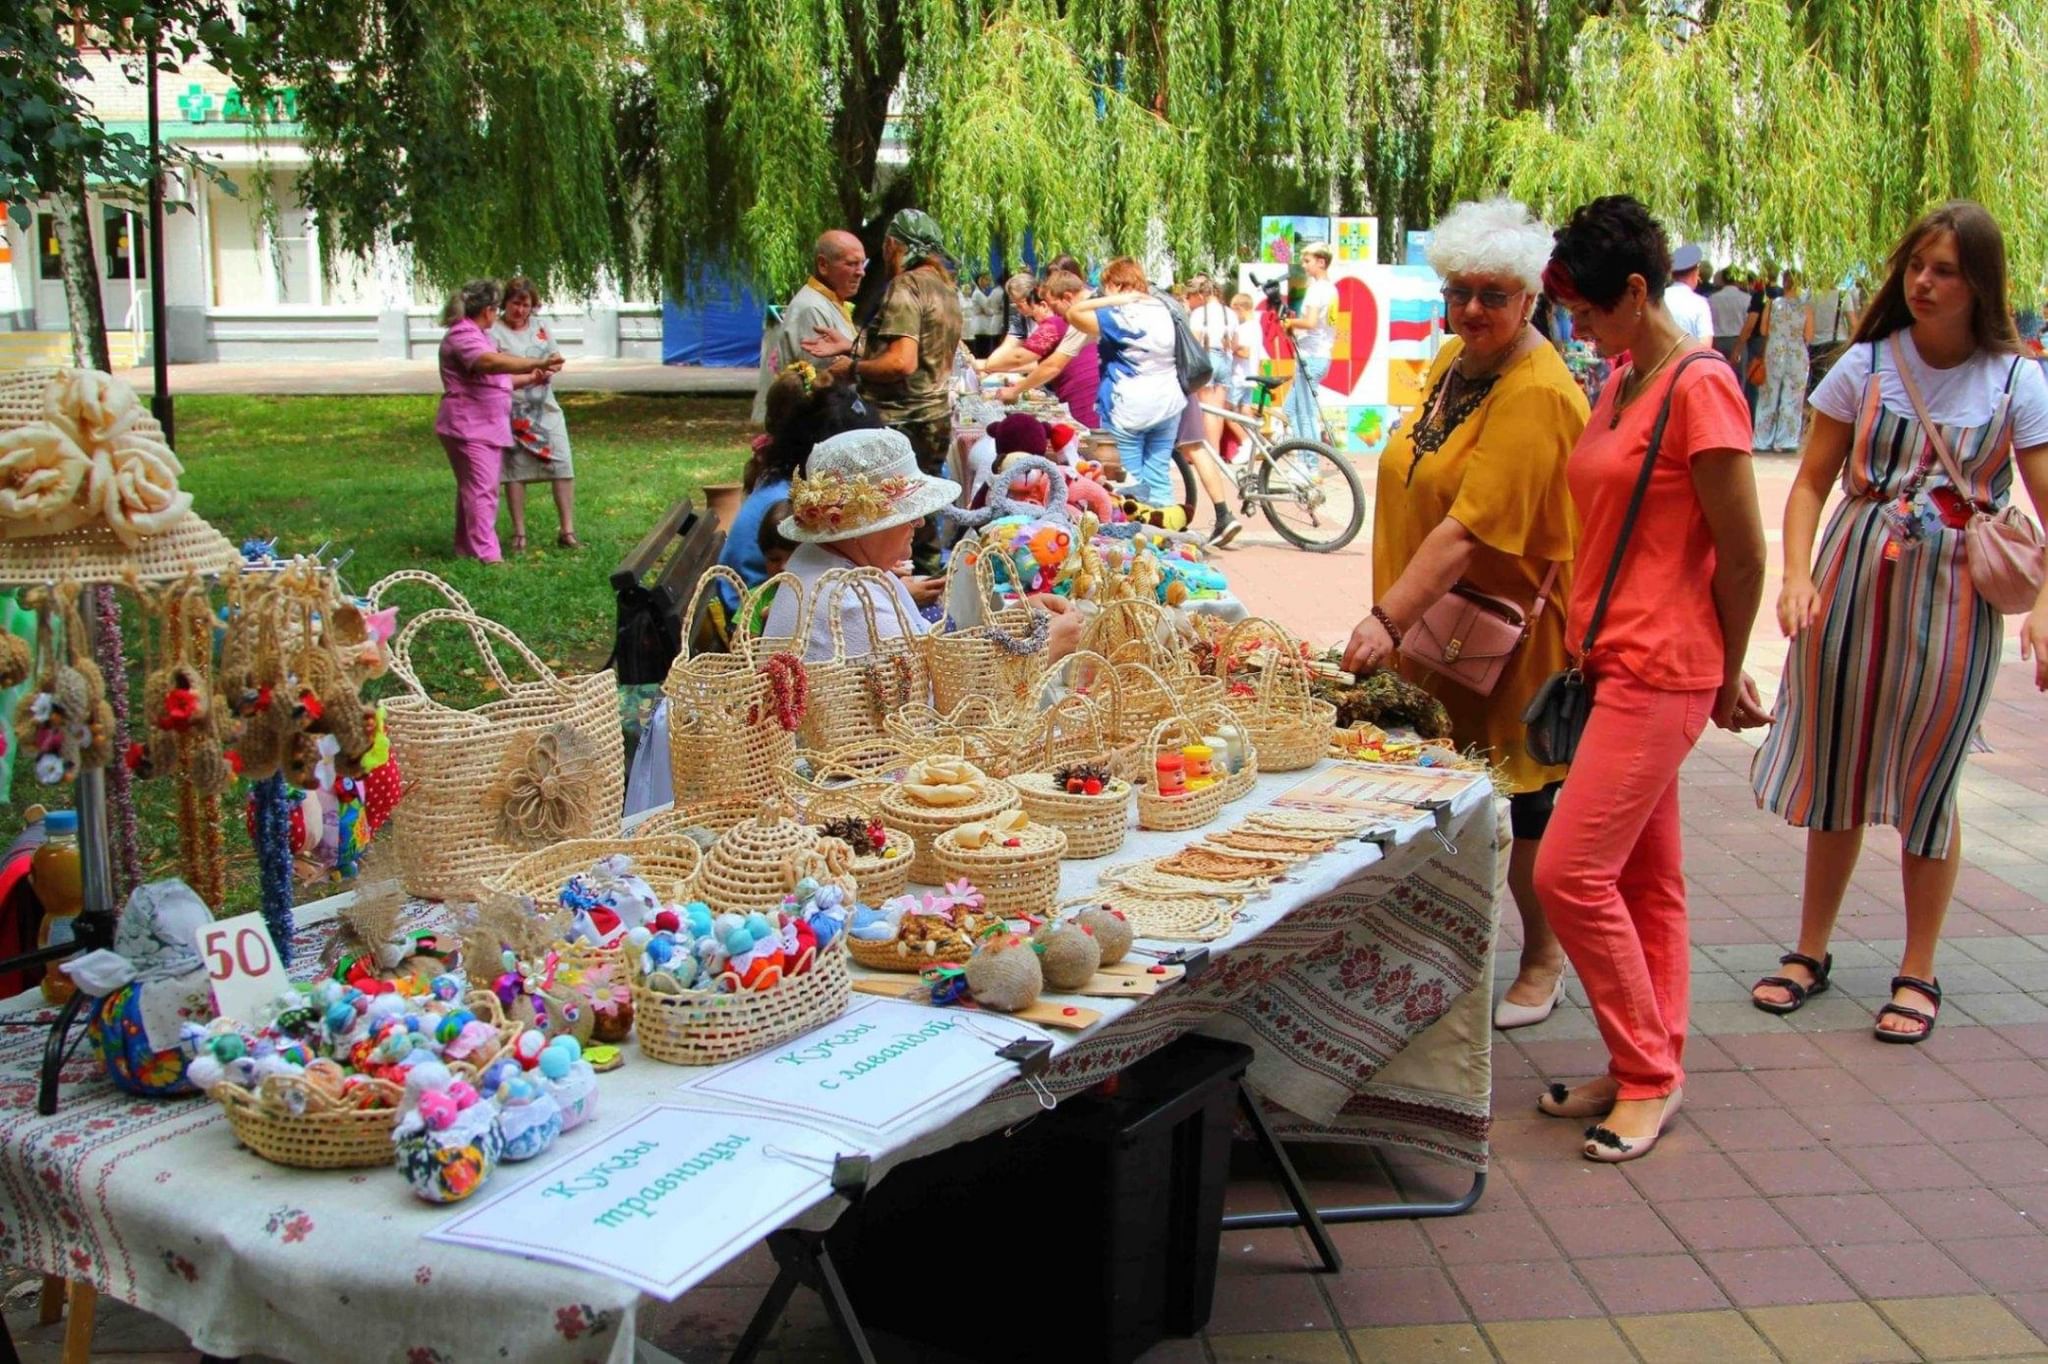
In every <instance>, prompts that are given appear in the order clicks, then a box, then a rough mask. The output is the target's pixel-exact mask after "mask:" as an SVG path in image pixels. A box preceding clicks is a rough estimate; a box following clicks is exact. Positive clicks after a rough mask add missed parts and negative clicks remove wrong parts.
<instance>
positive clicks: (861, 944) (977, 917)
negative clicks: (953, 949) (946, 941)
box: [846, 910, 1003, 973]
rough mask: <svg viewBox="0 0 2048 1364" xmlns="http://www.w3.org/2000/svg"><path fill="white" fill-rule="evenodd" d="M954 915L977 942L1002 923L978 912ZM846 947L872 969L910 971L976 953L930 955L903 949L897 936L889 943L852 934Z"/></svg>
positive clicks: (961, 911)
mask: <svg viewBox="0 0 2048 1364" xmlns="http://www.w3.org/2000/svg"><path fill="white" fill-rule="evenodd" d="M954 916H955V918H954V922H955V923H956V924H957V925H958V927H959V929H960V932H961V934H962V935H963V936H965V937H966V939H967V940H968V941H969V942H975V941H978V940H979V939H980V937H981V935H982V934H983V933H985V932H987V931H989V930H991V929H994V928H997V927H999V926H1000V925H1001V924H1002V922H1003V921H1002V920H1001V919H999V918H997V917H995V916H994V915H992V914H983V913H980V912H976V911H966V910H955V911H954ZM846 950H847V952H848V953H849V954H850V955H851V956H852V957H853V959H854V960H855V961H856V962H858V963H860V965H862V966H864V967H866V968H867V969H868V970H870V971H902V972H910V973H915V972H919V971H922V970H924V969H925V968H926V967H928V966H937V965H938V964H940V963H941V962H949V963H952V964H954V965H958V964H959V963H960V961H962V960H965V959H966V958H967V957H970V956H972V955H974V954H973V953H972V952H971V951H969V952H962V953H960V954H959V960H956V959H955V958H953V957H941V956H927V955H926V954H924V953H922V952H915V953H913V952H910V951H906V950H903V948H902V944H901V941H900V939H897V938H890V939H889V940H887V941H886V942H871V941H869V940H868V939H866V938H855V937H851V936H849V937H848V938H847V939H846Z"/></svg>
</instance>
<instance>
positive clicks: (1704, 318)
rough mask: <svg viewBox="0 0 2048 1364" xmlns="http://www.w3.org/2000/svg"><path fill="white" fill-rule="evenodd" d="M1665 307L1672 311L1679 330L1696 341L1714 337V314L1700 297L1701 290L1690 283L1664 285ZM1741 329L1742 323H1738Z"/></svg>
mask: <svg viewBox="0 0 2048 1364" xmlns="http://www.w3.org/2000/svg"><path fill="white" fill-rule="evenodd" d="M1664 307H1665V308H1666V309H1667V310H1668V311H1669V312H1670V314H1671V320H1672V321H1674V322H1676V323H1677V324H1678V330H1680V331H1682V332H1684V333H1685V334H1686V335H1687V336H1690V337H1691V338H1692V339H1693V340H1695V341H1708V342H1711V341H1712V340H1713V339H1714V314H1713V311H1712V310H1711V309H1710V308H1708V307H1707V301H1706V300H1705V299H1703V298H1701V297H1700V293H1699V290H1697V289H1695V288H1693V287H1692V286H1691V285H1690V284H1667V285H1665V286H1664ZM1735 330H1737V331H1741V330H1742V325H1741V324H1740V323H1737V324H1736V327H1735Z"/></svg>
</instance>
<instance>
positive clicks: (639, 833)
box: [630, 800, 761, 839]
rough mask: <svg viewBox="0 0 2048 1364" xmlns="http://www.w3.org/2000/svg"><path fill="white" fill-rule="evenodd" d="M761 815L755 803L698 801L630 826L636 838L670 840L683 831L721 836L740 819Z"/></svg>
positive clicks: (744, 801) (670, 809)
mask: <svg viewBox="0 0 2048 1364" xmlns="http://www.w3.org/2000/svg"><path fill="white" fill-rule="evenodd" d="M760 813H761V802H760V801H758V800H702V801H698V802H697V803H695V804H694V805H673V806H670V807H669V808H668V809H666V810H662V811H658V812H657V813H655V814H651V815H649V816H648V817H647V818H645V819H643V820H641V821H640V822H639V823H638V824H636V825H634V826H633V830H632V833H631V835H630V836H631V837H633V838H637V839H650V838H673V837H675V836H677V835H679V834H681V833H682V832H683V830H685V829H709V830H711V832H713V833H715V834H722V833H724V832H725V831H726V830H727V829H730V828H732V826H733V825H735V824H737V823H739V822H740V821H741V820H743V819H752V818H753V817H754V816H755V815H758V814H760Z"/></svg>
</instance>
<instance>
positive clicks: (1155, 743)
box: [1138, 716, 1226, 833]
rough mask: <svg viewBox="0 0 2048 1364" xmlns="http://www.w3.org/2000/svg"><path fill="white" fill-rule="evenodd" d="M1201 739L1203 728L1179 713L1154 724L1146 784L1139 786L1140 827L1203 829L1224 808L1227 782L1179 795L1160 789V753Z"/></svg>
mask: <svg viewBox="0 0 2048 1364" xmlns="http://www.w3.org/2000/svg"><path fill="white" fill-rule="evenodd" d="M1201 741H1202V732H1201V731H1200V730H1199V729H1196V728H1195V727H1194V725H1193V724H1192V723H1191V722H1189V721H1188V720H1186V719H1184V718H1181V717H1178V716H1176V717H1174V718H1172V719H1168V720H1161V721H1160V722H1159V723H1158V724H1156V725H1154V726H1153V727H1152V733H1151V735H1150V737H1149V738H1148V739H1147V741H1146V753H1147V759H1148V761H1147V763H1146V774H1145V778H1144V784H1143V785H1142V786H1140V787H1139V788H1138V827H1139V828H1141V829H1158V830H1164V831H1166V832H1169V833H1179V832H1182V831H1184V830H1188V829H1199V828H1201V827H1202V826H1203V825H1204V824H1207V823H1208V822H1209V821H1210V820H1212V819H1214V818H1216V816H1217V815H1219V814H1221V813H1222V812H1223V801H1224V797H1225V795H1226V792H1225V790H1224V787H1225V783H1224V782H1221V781H1216V782H1211V783H1210V784H1209V785H1207V786H1204V787H1202V788H1201V789H1200V790H1198V791H1187V792H1184V793H1182V794H1180V795H1177V796H1167V795H1161V794H1160V791H1159V767H1158V763H1159V755H1160V754H1162V753H1178V752H1179V751H1180V750H1181V748H1182V747H1183V746H1185V745H1187V744H1194V743H1200V742H1201Z"/></svg>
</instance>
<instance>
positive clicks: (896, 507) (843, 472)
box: [779, 427, 960, 544]
mask: <svg viewBox="0 0 2048 1364" xmlns="http://www.w3.org/2000/svg"><path fill="white" fill-rule="evenodd" d="M805 467H806V468H807V469H808V470H809V472H808V473H807V474H798V475H797V476H796V477H795V478H793V479H791V480H790V483H789V506H790V512H791V515H789V516H788V517H785V518H784V519H783V522H782V525H781V526H780V527H779V529H780V530H781V532H782V538H783V539H785V540H794V541H797V542H798V543H800V544H805V543H807V544H824V543H827V542H829V541H833V540H851V539H853V538H854V537H855V536H857V535H867V534H870V533H872V532H874V531H878V530H889V529H891V528H893V527H896V526H902V525H908V524H909V523H911V522H914V521H922V520H923V519H924V518H925V517H927V516H930V515H931V514H932V513H933V512H935V511H937V510H938V509H939V508H941V507H945V506H950V505H951V504H952V503H954V502H957V501H958V500H959V499H960V485H959V484H958V483H955V482H954V481H953V480H952V479H950V478H934V477H933V476H932V475H930V474H928V473H925V472H924V471H923V470H922V469H919V468H918V467H917V452H916V451H914V450H912V449H911V448H910V442H909V441H908V440H907V439H905V438H904V436H903V435H902V433H900V432H897V431H891V430H888V429H887V428H880V427H878V428H874V429H871V430H862V431H842V432H840V433H839V434H838V435H836V436H831V437H828V438H827V439H825V440H821V441H819V442H818V443H817V444H816V445H815V446H813V447H811V456H810V458H809V459H808V460H806V461H805Z"/></svg>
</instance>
